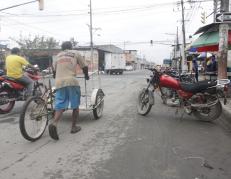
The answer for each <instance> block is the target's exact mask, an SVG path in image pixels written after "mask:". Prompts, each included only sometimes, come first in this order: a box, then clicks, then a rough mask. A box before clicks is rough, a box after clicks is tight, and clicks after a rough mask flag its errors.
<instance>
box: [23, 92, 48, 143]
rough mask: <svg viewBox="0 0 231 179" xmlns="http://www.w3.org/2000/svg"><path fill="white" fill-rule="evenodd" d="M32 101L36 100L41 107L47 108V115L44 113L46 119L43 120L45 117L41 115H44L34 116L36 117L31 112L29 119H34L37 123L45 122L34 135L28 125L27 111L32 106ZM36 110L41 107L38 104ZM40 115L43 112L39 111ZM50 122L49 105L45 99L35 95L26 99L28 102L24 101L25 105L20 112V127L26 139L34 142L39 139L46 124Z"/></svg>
mask: <svg viewBox="0 0 231 179" xmlns="http://www.w3.org/2000/svg"><path fill="white" fill-rule="evenodd" d="M32 102H35V104H37V105H40V107H41V108H43V109H45V110H46V112H45V113H44V114H45V115H43V116H44V117H45V120H44V121H42V120H43V119H42V118H41V117H43V116H36V117H34V119H33V118H32V117H31V114H30V120H29V121H34V122H35V123H39V122H41V121H42V122H43V124H42V127H41V128H40V129H39V131H38V133H37V134H35V135H34V136H32V135H31V134H30V133H29V132H28V130H29V129H28V128H27V126H26V122H25V120H26V112H27V110H28V107H29V106H30V104H31V103H32ZM35 109H36V110H35V111H39V107H38V106H36V108H35ZM38 114H39V115H41V113H38ZM47 124H48V111H47V106H46V103H45V101H44V100H43V99H42V98H41V97H38V96H33V97H30V98H28V99H27V100H26V102H25V103H24V105H23V107H22V112H21V114H20V118H19V128H20V132H21V134H22V136H23V137H24V138H25V139H26V140H29V141H31V142H34V141H36V140H38V139H39V138H40V137H41V136H42V135H43V133H44V131H45V129H46V126H47Z"/></svg>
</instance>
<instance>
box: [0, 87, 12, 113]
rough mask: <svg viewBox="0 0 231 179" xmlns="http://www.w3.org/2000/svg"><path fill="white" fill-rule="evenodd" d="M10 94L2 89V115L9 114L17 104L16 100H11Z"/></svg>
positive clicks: (0, 109)
mask: <svg viewBox="0 0 231 179" xmlns="http://www.w3.org/2000/svg"><path fill="white" fill-rule="evenodd" d="M9 96H10V92H9V91H8V90H5V89H0V114H6V113H9V112H10V111H11V110H12V109H13V108H14V104H15V100H10V97H9Z"/></svg>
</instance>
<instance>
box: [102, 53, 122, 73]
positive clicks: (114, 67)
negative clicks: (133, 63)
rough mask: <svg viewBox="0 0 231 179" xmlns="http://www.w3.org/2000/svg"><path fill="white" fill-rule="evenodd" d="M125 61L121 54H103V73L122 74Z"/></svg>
mask: <svg viewBox="0 0 231 179" xmlns="http://www.w3.org/2000/svg"><path fill="white" fill-rule="evenodd" d="M125 67H126V61H125V58H124V56H123V54H120V53H105V72H106V73H107V74H120V75H121V74H123V72H124V71H125Z"/></svg>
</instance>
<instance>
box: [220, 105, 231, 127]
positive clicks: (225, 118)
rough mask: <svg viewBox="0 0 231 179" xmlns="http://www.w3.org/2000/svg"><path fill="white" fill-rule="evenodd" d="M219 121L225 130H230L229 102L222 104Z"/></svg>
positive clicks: (230, 112) (230, 108) (230, 113)
mask: <svg viewBox="0 0 231 179" xmlns="http://www.w3.org/2000/svg"><path fill="white" fill-rule="evenodd" d="M219 123H220V124H221V125H222V127H224V128H225V129H227V130H231V107H230V104H227V105H224V104H222V117H221V118H220V119H219Z"/></svg>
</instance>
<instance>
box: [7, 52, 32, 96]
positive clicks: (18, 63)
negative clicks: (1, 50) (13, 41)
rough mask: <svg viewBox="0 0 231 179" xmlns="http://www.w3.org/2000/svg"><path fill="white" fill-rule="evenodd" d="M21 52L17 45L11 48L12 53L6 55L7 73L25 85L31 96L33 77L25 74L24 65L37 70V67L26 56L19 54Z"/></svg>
mask: <svg viewBox="0 0 231 179" xmlns="http://www.w3.org/2000/svg"><path fill="white" fill-rule="evenodd" d="M19 54H20V50H19V48H17V47H15V48H13V49H12V50H11V55H9V56H7V57H6V64H5V66H6V75H7V76H8V77H10V78H13V79H15V80H16V81H18V82H19V83H22V84H23V85H25V86H26V88H27V90H28V91H27V92H28V93H27V94H28V95H29V96H30V95H32V91H33V87H34V82H33V80H32V79H31V78H29V77H28V76H26V75H24V72H23V67H24V66H28V67H30V68H32V69H34V70H36V68H35V67H34V66H33V65H31V64H30V63H29V62H28V61H27V60H26V59H25V58H23V57H21V56H19Z"/></svg>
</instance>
